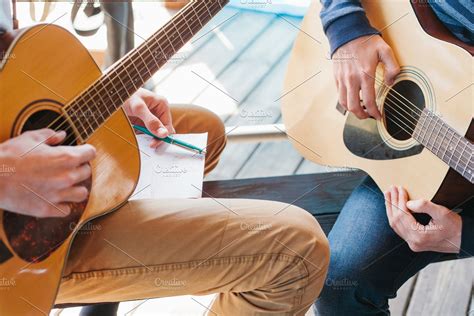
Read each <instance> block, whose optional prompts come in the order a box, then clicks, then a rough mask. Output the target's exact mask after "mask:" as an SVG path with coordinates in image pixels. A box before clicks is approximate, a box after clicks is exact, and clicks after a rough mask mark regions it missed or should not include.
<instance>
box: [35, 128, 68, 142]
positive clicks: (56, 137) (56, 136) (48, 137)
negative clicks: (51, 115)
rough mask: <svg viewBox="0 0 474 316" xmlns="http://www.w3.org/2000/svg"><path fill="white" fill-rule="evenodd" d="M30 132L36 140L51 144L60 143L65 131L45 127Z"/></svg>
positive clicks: (64, 136)
mask: <svg viewBox="0 0 474 316" xmlns="http://www.w3.org/2000/svg"><path fill="white" fill-rule="evenodd" d="M31 133H32V136H33V138H34V139H35V140H36V141H38V142H40V143H45V144H46V145H51V146H54V145H58V144H60V143H61V142H62V141H63V140H64V139H65V138H66V132H65V131H53V130H52V129H47V128H43V129H40V130H36V131H32V132H31Z"/></svg>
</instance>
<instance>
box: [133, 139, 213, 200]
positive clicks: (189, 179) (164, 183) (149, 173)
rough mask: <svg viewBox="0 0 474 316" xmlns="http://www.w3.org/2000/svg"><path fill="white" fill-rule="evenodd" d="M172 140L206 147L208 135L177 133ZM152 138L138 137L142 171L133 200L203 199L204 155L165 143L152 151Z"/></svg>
mask: <svg viewBox="0 0 474 316" xmlns="http://www.w3.org/2000/svg"><path fill="white" fill-rule="evenodd" d="M173 138H175V139H179V140H182V141H185V142H187V143H190V144H193V145H194V146H197V147H200V148H205V147H206V144H207V133H204V134H175V135H173ZM152 139H153V138H152V137H151V136H148V135H143V134H140V135H137V140H138V147H139V148H140V156H141V168H140V178H139V180H138V185H137V188H136V189H135V192H134V193H133V194H132V197H131V198H130V199H131V200H141V199H149V198H153V199H166V198H199V197H201V196H202V191H201V190H202V182H203V178H204V158H205V157H204V155H199V154H196V153H193V152H191V151H188V150H186V149H183V148H181V147H179V146H175V145H170V144H166V143H164V144H162V145H161V146H159V147H158V148H157V149H154V148H150V143H151V141H152Z"/></svg>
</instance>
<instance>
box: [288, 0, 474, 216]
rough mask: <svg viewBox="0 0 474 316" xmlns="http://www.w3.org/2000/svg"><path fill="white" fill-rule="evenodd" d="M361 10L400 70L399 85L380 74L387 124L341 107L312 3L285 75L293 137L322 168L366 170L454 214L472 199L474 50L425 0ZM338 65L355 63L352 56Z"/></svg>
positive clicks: (379, 96) (383, 184)
mask: <svg viewBox="0 0 474 316" xmlns="http://www.w3.org/2000/svg"><path fill="white" fill-rule="evenodd" d="M362 5H363V7H364V8H365V10H366V12H367V16H368V19H369V20H370V22H371V24H372V25H373V26H374V27H375V28H377V29H378V30H381V33H382V37H383V39H384V40H385V41H386V42H387V43H388V44H389V45H390V46H391V47H392V49H393V51H394V54H395V56H396V58H397V60H398V62H399V64H400V65H401V72H400V74H399V75H398V77H397V78H396V80H395V83H394V85H393V86H391V87H389V86H387V85H385V84H384V83H383V68H381V67H378V68H377V72H376V76H375V83H376V87H375V89H376V102H377V105H378V107H379V110H380V112H381V113H382V116H383V119H381V120H375V119H371V118H369V119H366V120H359V119H357V118H356V117H355V116H354V115H353V114H352V113H349V112H346V111H345V110H344V108H342V107H341V106H340V105H339V104H338V93H337V88H336V84H335V80H334V75H333V68H332V66H333V65H332V63H333V60H331V59H330V56H329V43H328V41H327V39H326V36H325V34H324V31H323V28H322V26H321V22H320V19H319V17H318V14H319V12H320V11H321V5H320V4H319V1H314V2H313V3H312V6H311V8H310V10H309V11H308V14H307V16H306V17H305V19H304V21H303V23H302V26H301V28H302V32H300V34H299V35H298V37H297V39H296V42H295V45H294V48H293V52H292V56H291V59H290V63H289V67H288V72H287V76H286V79H285V91H287V94H286V96H285V97H284V98H283V99H282V103H283V104H282V113H283V120H284V123H285V125H286V128H287V132H288V137H289V139H290V141H291V142H292V144H293V145H294V147H295V148H296V149H297V150H298V151H299V152H300V153H301V154H302V155H303V156H304V157H306V158H307V159H309V160H311V161H314V162H316V163H318V164H322V165H329V166H339V167H353V168H358V169H362V170H364V171H366V172H367V173H368V174H369V175H370V176H371V177H372V178H373V179H374V181H375V182H376V183H377V184H378V186H379V187H380V188H381V189H382V190H385V189H387V188H388V187H389V186H390V185H392V184H395V185H402V186H404V187H405V188H406V189H407V190H408V192H409V194H410V197H411V198H424V199H428V200H433V201H434V202H436V203H439V204H442V205H445V206H446V207H449V208H457V207H459V206H460V205H461V204H463V203H465V202H468V201H469V200H470V201H472V197H473V196H474V186H473V179H474V174H473V173H474V171H473V170H474V162H473V157H472V153H473V144H472V140H473V138H474V124H473V111H474V105H473V100H474V99H473V88H472V78H473V58H472V56H471V54H470V52H472V51H473V50H472V47H469V46H467V45H463V43H459V42H460V41H456V40H453V42H454V43H455V44H453V43H449V42H447V41H446V40H449V38H452V36H449V33H448V32H447V31H446V29H444V30H443V29H442V27H443V26H442V25H441V23H440V22H439V21H438V20H436V18H435V17H434V14H433V12H432V11H427V10H431V8H429V6H428V5H427V4H426V3H425V2H422V3H420V2H419V1H414V2H413V4H411V3H410V1H408V0H394V1H369V0H367V1H362ZM428 17H431V19H430V20H428ZM422 18H423V19H422ZM420 23H421V24H420ZM436 27H439V28H438V30H434V29H435V28H436ZM424 28H425V29H426V30H427V31H430V33H431V34H432V35H429V34H427V32H426V31H425V29H424ZM374 36H378V35H374ZM434 36H437V37H440V38H443V40H440V39H438V38H435V37H434ZM460 46H462V47H460ZM334 62H351V61H350V56H348V57H347V60H337V61H334ZM469 203H470V202H469Z"/></svg>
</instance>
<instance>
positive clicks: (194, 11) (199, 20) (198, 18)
mask: <svg viewBox="0 0 474 316" xmlns="http://www.w3.org/2000/svg"><path fill="white" fill-rule="evenodd" d="M192 10H193V13H194V15H195V16H196V17H197V20H198V22H199V24H200V25H201V27H203V25H202V23H201V18H200V17H199V15H197V13H196V10H195V9H194V7H192Z"/></svg>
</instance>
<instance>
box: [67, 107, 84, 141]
mask: <svg viewBox="0 0 474 316" xmlns="http://www.w3.org/2000/svg"><path fill="white" fill-rule="evenodd" d="M75 104H76V102H73V103H71V105H70V106H68V107H67V108H66V110H65V111H66V114H67V115H68V117H69V118H70V120H71V122H72V124H74V127H75V128H76V130H77V131H78V132H79V134H80V136H81V138H82V139H83V140H84V139H86V138H87V137H88V135H87V131H86V128H85V127H84V125H83V124H82V120H80V119H78V118H77V115H76V114H75V113H76V110H74V105H75ZM69 110H74V113H69ZM78 110H79V109H78Z"/></svg>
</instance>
